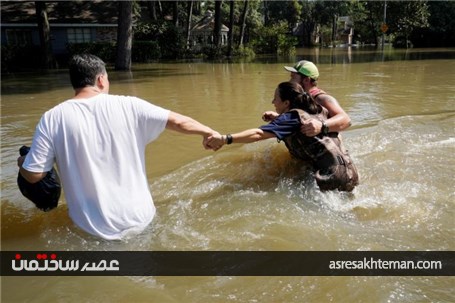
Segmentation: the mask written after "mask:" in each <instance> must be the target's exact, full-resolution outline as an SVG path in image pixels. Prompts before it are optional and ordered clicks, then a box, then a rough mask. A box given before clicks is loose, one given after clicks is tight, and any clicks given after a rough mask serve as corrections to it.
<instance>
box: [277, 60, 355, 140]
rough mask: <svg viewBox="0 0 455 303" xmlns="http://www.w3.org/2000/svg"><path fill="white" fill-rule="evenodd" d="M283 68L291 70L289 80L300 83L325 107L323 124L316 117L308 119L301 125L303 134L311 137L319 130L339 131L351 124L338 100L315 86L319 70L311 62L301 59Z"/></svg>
mask: <svg viewBox="0 0 455 303" xmlns="http://www.w3.org/2000/svg"><path fill="white" fill-rule="evenodd" d="M284 68H285V69H286V70H287V71H289V72H291V79H290V80H289V81H291V82H296V83H298V84H300V85H301V86H302V87H303V89H304V90H305V91H306V92H307V93H308V94H310V95H311V97H313V99H314V100H315V101H316V102H317V103H318V104H319V105H321V106H322V107H324V108H326V109H327V115H328V118H327V119H326V120H325V124H322V123H321V121H319V120H317V119H308V120H307V121H305V122H304V123H303V124H302V127H301V130H302V132H303V133H304V134H306V135H307V136H310V137H311V136H316V135H318V134H320V133H321V132H340V131H342V130H345V129H346V128H348V127H349V126H351V118H349V115H348V114H347V113H346V112H345V111H344V110H343V108H342V107H341V106H340V104H339V103H338V101H337V100H336V99H335V98H334V97H333V96H331V95H329V94H327V93H326V92H325V91H323V90H322V89H320V88H319V87H318V86H317V85H318V82H317V81H318V79H319V70H318V68H317V67H316V65H314V63H313V62H310V61H307V60H302V61H299V62H297V63H296V64H295V65H294V66H293V67H291V66H285V67H284Z"/></svg>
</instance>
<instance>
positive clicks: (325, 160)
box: [284, 108, 359, 191]
mask: <svg viewBox="0 0 455 303" xmlns="http://www.w3.org/2000/svg"><path fill="white" fill-rule="evenodd" d="M291 111H296V112H298V113H299V117H300V121H301V123H303V121H305V120H307V119H318V120H320V121H324V120H325V119H327V110H326V109H325V108H323V109H322V111H321V112H320V113H318V114H312V115H310V114H309V113H307V112H305V111H303V110H301V109H292V110H291ZM284 142H285V144H286V147H287V148H288V150H289V152H290V153H291V154H292V155H293V156H294V157H296V158H298V159H301V160H304V161H306V162H310V163H311V164H312V165H313V170H314V173H315V179H316V182H317V184H318V186H319V188H320V189H321V190H334V189H338V190H340V191H352V190H353V189H354V187H355V186H357V185H358V183H359V177H358V173H357V169H356V167H355V165H354V163H353V162H352V160H351V157H350V156H349V154H348V152H347V150H346V149H345V148H344V146H343V143H342V141H341V139H340V137H339V134H338V133H328V134H327V135H323V134H320V135H317V136H314V137H309V136H306V135H305V134H303V133H302V132H300V131H295V132H294V133H292V134H291V135H289V136H287V137H286V138H284Z"/></svg>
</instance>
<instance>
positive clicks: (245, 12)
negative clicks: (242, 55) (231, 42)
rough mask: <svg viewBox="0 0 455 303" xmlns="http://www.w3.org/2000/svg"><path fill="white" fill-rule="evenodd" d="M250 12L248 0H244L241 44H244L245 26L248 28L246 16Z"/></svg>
mask: <svg viewBox="0 0 455 303" xmlns="http://www.w3.org/2000/svg"><path fill="white" fill-rule="evenodd" d="M247 13H248V0H244V1H243V13H242V26H241V27H240V41H239V45H243V39H244V36H245V28H246V16H247Z"/></svg>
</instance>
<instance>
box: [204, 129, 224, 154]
mask: <svg viewBox="0 0 455 303" xmlns="http://www.w3.org/2000/svg"><path fill="white" fill-rule="evenodd" d="M225 143H226V139H225V136H222V135H220V133H219V132H216V131H214V132H213V133H211V134H209V135H206V136H204V140H203V141H202V145H204V148H205V149H211V150H213V151H217V150H219V149H220V148H221V147H223V145H224V144H225Z"/></svg>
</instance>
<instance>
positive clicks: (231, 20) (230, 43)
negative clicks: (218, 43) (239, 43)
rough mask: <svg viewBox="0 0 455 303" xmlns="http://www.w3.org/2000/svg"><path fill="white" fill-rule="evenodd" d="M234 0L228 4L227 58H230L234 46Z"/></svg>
mask: <svg viewBox="0 0 455 303" xmlns="http://www.w3.org/2000/svg"><path fill="white" fill-rule="evenodd" d="M234 6H235V2H234V0H231V1H230V2H229V36H228V51H227V56H228V57H231V56H232V47H233V46H234Z"/></svg>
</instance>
